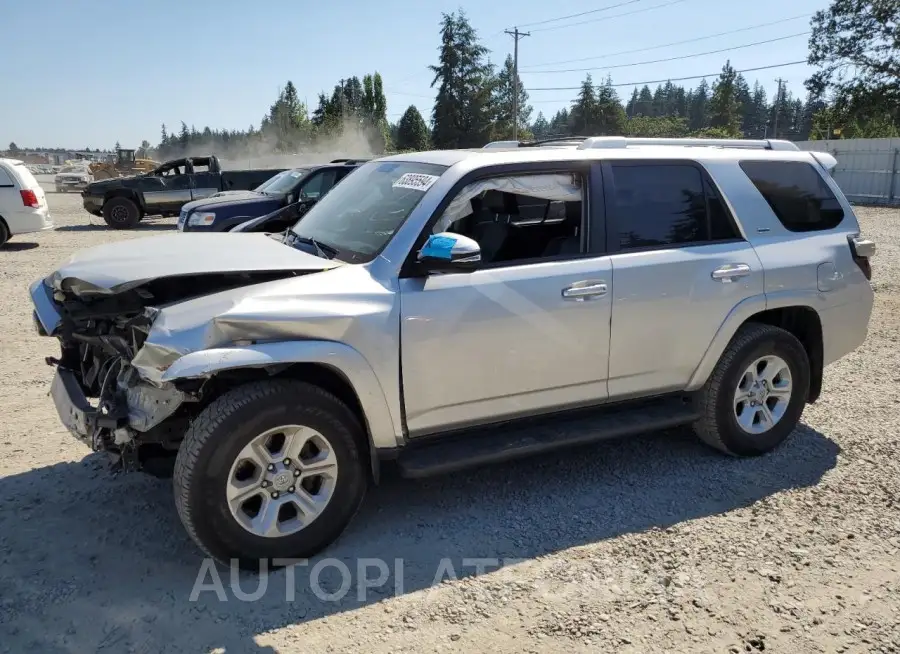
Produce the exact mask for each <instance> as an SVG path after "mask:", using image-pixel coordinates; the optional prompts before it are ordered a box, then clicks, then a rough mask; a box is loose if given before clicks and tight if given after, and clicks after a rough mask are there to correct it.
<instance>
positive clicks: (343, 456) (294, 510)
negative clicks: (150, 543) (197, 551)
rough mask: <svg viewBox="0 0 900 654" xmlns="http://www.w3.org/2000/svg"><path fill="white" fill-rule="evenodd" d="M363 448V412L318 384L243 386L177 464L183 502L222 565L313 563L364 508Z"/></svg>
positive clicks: (201, 426)
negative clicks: (359, 413)
mask: <svg viewBox="0 0 900 654" xmlns="http://www.w3.org/2000/svg"><path fill="white" fill-rule="evenodd" d="M362 442H364V441H363V432H362V428H361V426H360V424H359V421H358V420H357V419H356V417H355V416H354V414H353V413H352V412H351V411H350V410H349V409H348V408H347V407H346V405H344V404H343V403H342V402H341V401H340V400H338V399H337V398H336V397H334V396H333V395H331V394H330V393H328V392H326V391H324V390H322V389H321V388H319V387H317V386H313V385H311V384H307V383H304V382H299V381H293V380H267V381H261V382H252V383H248V384H245V385H242V386H239V387H237V388H234V389H232V390H231V391H229V392H227V393H225V394H223V395H222V396H221V397H219V398H217V399H216V400H215V401H214V402H212V403H211V404H210V405H209V406H208V407H207V408H206V409H205V410H204V411H203V412H201V414H200V415H199V416H198V417H197V418H196V419H195V420H194V421H193V423H192V425H191V427H190V429H189V430H188V432H187V434H186V436H185V439H184V442H183V443H182V444H181V447H180V449H179V451H178V456H177V458H176V461H175V473H174V491H175V506H176V508H177V509H178V514H179V516H180V518H181V521H182V523H183V524H184V526H185V528H186V529H187V531H188V533H189V534H190V536H191V537H192V538H193V539H194V541H195V542H196V543H197V544H198V545H199V546H200V548H201V549H203V551H205V552H206V553H207V554H209V555H210V556H212V557H213V558H215V559H217V560H219V561H221V562H230V561H234V560H237V562H238V564H239V565H240V567H242V568H248V569H259V568H260V566H261V565H267V566H277V565H279V562H278V561H277V559H303V558H308V557H311V556H313V555H314V554H316V553H317V552H319V551H321V550H322V549H324V548H325V547H327V546H328V545H329V544H331V543H332V542H333V541H334V540H335V539H337V537H338V536H339V535H340V534H341V533H342V532H343V531H344V529H345V528H346V526H347V525H348V524H349V523H350V520H351V519H352V518H353V516H354V515H355V514H356V511H357V510H358V508H359V506H360V504H361V503H362V499H363V496H364V495H365V491H366V487H367V485H368V474H367V469H366V465H365V461H364V457H363V456H362V454H361V452H360V443H362ZM264 562H265V563H264ZM285 564H287V561H283V562H282V563H281V565H285Z"/></svg>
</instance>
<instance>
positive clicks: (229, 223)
mask: <svg viewBox="0 0 900 654" xmlns="http://www.w3.org/2000/svg"><path fill="white" fill-rule="evenodd" d="M364 162H365V160H363V159H335V160H333V161H330V162H329V163H327V164H315V165H307V166H299V167H297V168H291V169H290V170H285V171H284V172H281V173H278V174H277V175H275V176H274V177H272V178H271V179H269V180H268V181H267V182H265V183H264V184H262V185H261V186H259V187H258V188H256V189H254V190H252V191H246V192H243V193H220V194H218V195H215V196H213V197H209V198H206V199H203V200H194V201H193V202H188V203H187V204H186V205H184V207H182V209H181V214H180V215H179V216H178V229H179V231H183V232H228V231H231V230H232V229H234V228H235V227H237V226H238V225H240V224H241V223H244V222H247V221H248V220H251V219H253V218H257V217H258V216H263V215H267V214H270V213H271V212H273V211H278V210H280V209H282V208H284V207H288V206H291V207H293V210H294V211H295V212H296V213H297V216H298V218H299V216H300V215H302V214H303V213H305V212H306V211H307V210H308V209H309V208H310V207H311V206H312V205H313V204H315V202H316V201H317V200H318V199H319V198H320V197H322V196H323V195H325V194H326V193H328V191H330V190H331V188H332V187H333V186H334V185H335V184H337V183H338V182H339V181H341V180H342V179H343V178H344V177H346V176H347V175H348V174H350V173H351V172H352V171H354V170H356V168H358V167H359V166H360V165H361V164H362V163H364ZM285 215H286V214H285ZM295 222H296V221H295ZM291 224H293V223H291Z"/></svg>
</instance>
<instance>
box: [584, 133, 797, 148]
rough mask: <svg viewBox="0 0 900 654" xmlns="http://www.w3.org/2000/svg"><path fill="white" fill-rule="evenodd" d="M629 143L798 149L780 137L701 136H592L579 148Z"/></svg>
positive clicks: (613, 146) (615, 146)
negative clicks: (671, 137) (724, 137)
mask: <svg viewBox="0 0 900 654" xmlns="http://www.w3.org/2000/svg"><path fill="white" fill-rule="evenodd" d="M629 145H676V146H681V147H697V148H738V149H744V150H787V151H799V150H800V148H799V147H797V144H796V143H793V142H791V141H784V140H781V139H701V138H680V139H679V138H674V139H666V138H629V137H625V136H592V137H590V138H586V139H584V141H582V142H581V145H579V146H578V149H579V150H588V149H595V148H610V149H612V148H627V147H628V146H629Z"/></svg>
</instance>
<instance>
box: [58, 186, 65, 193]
mask: <svg viewBox="0 0 900 654" xmlns="http://www.w3.org/2000/svg"><path fill="white" fill-rule="evenodd" d="M56 192H57V193H65V189H63V187H62V186H57V187H56Z"/></svg>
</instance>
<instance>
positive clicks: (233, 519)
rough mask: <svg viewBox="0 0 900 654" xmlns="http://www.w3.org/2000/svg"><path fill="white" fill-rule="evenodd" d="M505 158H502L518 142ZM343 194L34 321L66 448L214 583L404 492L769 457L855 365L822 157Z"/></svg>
mask: <svg viewBox="0 0 900 654" xmlns="http://www.w3.org/2000/svg"><path fill="white" fill-rule="evenodd" d="M523 145H524V144H523ZM531 145H532V147H493V148H486V149H482V150H458V151H439V152H421V153H416V154H403V155H397V156H392V157H386V158H383V159H379V160H375V161H372V162H370V163H366V164H365V165H363V166H361V167H360V168H359V169H357V170H356V171H355V172H353V173H351V174H350V175H348V176H347V178H346V179H345V180H344V181H343V182H342V183H341V184H340V185H338V186H336V187H335V188H334V190H333V191H332V192H331V193H329V194H328V195H326V196H325V197H324V198H323V199H322V200H321V201H320V202H319V203H318V204H317V205H315V207H313V208H312V209H311V210H310V211H309V213H308V214H306V215H305V217H304V218H303V219H302V220H300V221H299V222H298V223H297V224H296V225H294V227H292V228H291V229H289V230H287V231H285V232H284V233H281V234H227V233H225V234H184V235H171V236H158V237H152V238H143V239H139V240H130V241H125V242H119V243H114V244H107V245H103V246H100V247H96V248H93V249H90V250H86V251H83V252H80V253H78V254H76V255H75V256H73V257H72V258H71V259H69V261H67V262H66V263H65V264H63V265H62V266H61V267H60V268H59V269H58V270H57V271H55V272H54V273H52V274H51V275H50V276H49V277H47V278H46V279H42V280H39V281H37V282H35V283H34V284H33V285H32V287H31V295H32V298H33V301H34V305H35V318H36V328H37V329H38V330H39V332H40V333H41V334H44V335H48V336H52V337H55V338H56V339H57V340H58V341H59V343H60V345H61V354H60V355H59V356H58V358H51V359H48V361H49V362H50V363H52V364H54V365H56V367H57V370H56V375H55V378H54V381H53V384H52V388H51V394H52V397H53V401H54V403H55V405H56V408H57V410H58V413H59V416H60V418H61V419H62V421H63V423H64V424H65V425H66V426H67V427H68V428H69V430H71V432H72V433H73V434H74V435H75V436H76V437H78V438H79V439H81V440H83V441H84V442H85V443H86V444H88V445H89V446H90V447H92V448H93V449H94V450H97V451H107V452H109V453H111V454H113V456H114V458H115V459H116V461H118V462H119V464H120V465H122V466H124V467H125V468H126V469H143V470H145V471H148V472H151V473H154V474H159V475H162V474H165V473H166V472H167V471H168V472H169V473H171V472H172V470H173V465H172V464H173V463H174V490H175V503H176V506H177V509H178V513H179V515H180V516H181V519H182V521H183V523H184V526H185V527H186V529H187V531H188V532H189V533H190V535H191V536H192V537H193V538H194V540H195V541H196V542H197V543H198V544H199V546H200V547H201V548H202V549H203V550H204V551H206V552H207V553H209V554H210V555H212V556H214V557H216V558H217V559H220V560H229V559H232V560H233V559H238V560H239V561H240V563H241V565H244V566H248V567H257V566H259V565H260V562H261V561H267V562H269V563H271V562H272V560H273V559H279V558H293V557H308V556H311V555H312V554H314V553H316V552H318V551H319V550H321V549H322V548H324V547H325V546H327V545H328V544H329V543H331V542H332V541H333V540H334V539H335V538H336V537H337V536H338V535H339V534H340V533H341V532H342V531H343V530H344V528H345V527H346V526H347V524H348V522H349V521H350V519H351V518H352V517H353V515H354V513H355V512H356V510H357V509H358V507H359V506H360V503H361V502H362V499H363V495H364V494H365V491H366V488H367V486H368V485H369V484H370V483H371V482H377V480H378V478H379V470H380V466H381V464H382V462H383V461H384V460H386V459H396V461H397V465H398V467H399V470H400V471H402V473H403V474H405V475H407V476H410V477H422V476H426V475H431V474H435V473H444V472H450V471H454V470H457V469H459V468H462V467H464V466H470V465H475V464H483V463H488V462H493V461H500V460H505V459H509V458H511V457H515V456H520V455H526V454H533V453H536V452H541V451H545V450H549V449H553V448H557V447H562V446H567V445H574V444H580V443H586V442H589V441H597V440H600V439H604V438H609V437H619V436H626V435H633V434H638V433H641V432H646V431H648V430H655V429H661V428H670V427H675V426H678V425H693V427H694V429H695V430H696V432H697V434H698V435H699V437H700V438H701V439H703V441H705V442H706V443H708V444H709V445H711V446H713V447H715V448H718V449H719V450H721V451H723V452H725V453H727V454H731V455H737V456H753V455H759V454H763V453H765V452H768V451H770V450H771V449H773V448H774V447H776V446H778V445H779V444H780V443H781V442H782V441H784V440H785V439H786V438H787V437H788V436H789V435H790V433H791V432H792V431H793V429H794V427H795V426H796V425H797V422H798V420H799V419H800V415H801V413H802V412H803V409H804V406H805V405H806V404H807V403H811V402H815V401H816V399H817V398H818V397H819V393H820V389H821V385H822V369H823V368H824V367H825V366H826V365H828V364H829V363H831V362H833V361H835V360H837V359H838V358H840V357H842V356H844V355H845V354H847V353H848V352H850V351H852V350H853V349H854V348H856V347H857V346H859V345H860V344H861V343H862V342H863V341H864V339H865V337H866V332H867V328H868V322H869V317H870V314H871V310H872V302H873V293H872V288H871V286H870V283H869V281H868V280H869V278H870V275H871V270H870V264H869V259H870V257H871V256H872V255H873V254H874V250H875V246H874V244H873V243H872V242H871V241H868V240H866V239H864V238H862V236H861V235H860V228H859V224H858V222H857V219H856V217H855V216H854V214H853V209H852V208H851V206H850V205H849V204H848V202H847V200H846V199H845V198H844V196H843V195H842V193H841V191H840V189H838V187H837V185H836V184H835V182H834V180H833V179H832V178H831V175H830V173H829V168H830V167H832V166H833V165H834V163H835V161H834V159H833V158H832V157H830V155H827V154H820V153H808V152H800V151H799V150H797V148H796V147H795V146H793V145H792V144H790V143H785V142H779V141H734V142H732V141H707V140H704V141H694V140H677V141H673V140H669V141H667V140H641V139H621V138H588V139H583V140H580V141H578V142H576V143H571V142H561V143H546V144H542V145H541V144H538V145H533V144H531Z"/></svg>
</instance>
